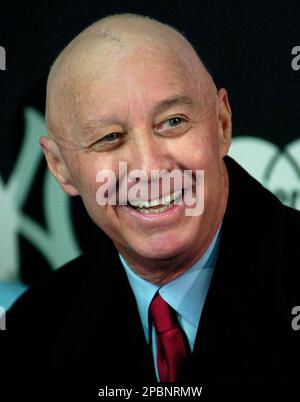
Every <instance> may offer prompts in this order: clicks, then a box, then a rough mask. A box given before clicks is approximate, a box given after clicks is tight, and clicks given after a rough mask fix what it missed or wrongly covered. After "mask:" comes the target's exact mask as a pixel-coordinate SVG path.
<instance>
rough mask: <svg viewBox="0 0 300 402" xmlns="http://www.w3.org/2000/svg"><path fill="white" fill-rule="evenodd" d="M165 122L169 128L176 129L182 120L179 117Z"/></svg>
mask: <svg viewBox="0 0 300 402" xmlns="http://www.w3.org/2000/svg"><path fill="white" fill-rule="evenodd" d="M167 122H168V123H169V124H170V126H171V127H176V126H178V125H179V124H180V123H181V122H182V119H181V118H180V117H172V118H171V119H169V120H167Z"/></svg>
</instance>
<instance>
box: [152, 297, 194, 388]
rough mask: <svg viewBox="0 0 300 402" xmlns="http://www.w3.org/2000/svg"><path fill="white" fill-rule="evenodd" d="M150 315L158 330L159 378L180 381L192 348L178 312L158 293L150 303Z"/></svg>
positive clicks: (163, 380) (166, 380) (164, 380)
mask: <svg viewBox="0 0 300 402" xmlns="http://www.w3.org/2000/svg"><path fill="white" fill-rule="evenodd" d="M150 315H151V318H152V321H153V325H154V327H155V331H156V348H157V368H158V374H159V379H160V381H162V382H174V381H180V379H181V378H182V374H183V372H184V369H185V366H186V363H187V361H188V358H189V356H190V348H189V345H188V342H187V340H186V338H185V334H184V333H183V331H182V330H181V328H180V326H179V323H178V320H177V317H176V312H175V310H173V309H172V308H171V307H170V306H169V305H168V304H167V303H166V302H165V301H164V299H163V298H162V297H161V296H160V294H159V293H157V294H156V296H155V297H154V298H153V300H152V302H151V305H150Z"/></svg>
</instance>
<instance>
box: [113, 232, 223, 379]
mask: <svg viewBox="0 0 300 402" xmlns="http://www.w3.org/2000/svg"><path fill="white" fill-rule="evenodd" d="M220 229H221V226H220V227H219V229H218V231H217V233H216V235H215V237H214V239H213V241H212V242H211V244H210V246H209V247H208V249H207V250H206V252H205V253H204V254H203V256H202V257H201V258H200V259H199V260H198V261H197V262H196V263H195V264H194V265H193V266H192V267H191V268H190V269H188V270H187V271H186V272H184V273H183V274H181V275H179V276H178V277H177V278H175V279H174V280H172V281H171V282H169V283H167V284H165V285H162V286H159V285H155V284H153V283H151V282H148V281H146V280H145V279H143V278H141V277H140V276H139V275H137V274H136V273H135V272H134V271H133V269H131V268H130V267H129V266H128V264H127V262H126V261H125V259H124V258H123V256H122V255H121V254H119V257H120V259H121V262H122V264H123V266H124V268H125V271H126V274H127V277H128V280H129V283H130V286H131V288H132V290H133V293H134V296H135V299H136V302H137V307H138V311H139V314H140V317H141V321H142V325H143V329H144V333H145V337H146V341H147V343H150V342H151V345H152V352H153V359H154V366H155V371H156V376H157V379H158V380H159V376H158V370H157V363H156V334H155V328H154V326H153V325H152V328H149V320H148V317H149V314H148V311H149V306H150V303H151V301H152V299H153V297H154V295H155V293H156V292H157V291H158V292H159V294H160V295H161V297H162V298H163V299H164V300H165V301H166V302H167V303H168V304H169V305H170V306H171V307H172V308H173V309H174V310H175V311H176V313H177V318H178V321H179V324H180V326H181V328H182V329H183V331H184V332H185V334H186V336H187V339H188V342H189V345H190V348H191V351H193V348H194V343H195V338H196V334H197V328H198V325H199V321H200V317H201V313H202V309H203V306H204V302H205V298H206V295H207V292H208V289H209V285H210V282H211V278H212V274H213V271H214V267H215V264H216V260H217V256H218V250H219V243H220Z"/></svg>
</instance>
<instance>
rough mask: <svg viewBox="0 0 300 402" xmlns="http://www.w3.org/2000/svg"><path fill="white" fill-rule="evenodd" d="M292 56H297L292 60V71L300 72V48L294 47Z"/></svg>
mask: <svg viewBox="0 0 300 402" xmlns="http://www.w3.org/2000/svg"><path fill="white" fill-rule="evenodd" d="M292 55H293V56H295V57H294V58H293V59H292V63H291V64H292V69H293V70H294V71H298V70H300V46H294V47H293V49H292Z"/></svg>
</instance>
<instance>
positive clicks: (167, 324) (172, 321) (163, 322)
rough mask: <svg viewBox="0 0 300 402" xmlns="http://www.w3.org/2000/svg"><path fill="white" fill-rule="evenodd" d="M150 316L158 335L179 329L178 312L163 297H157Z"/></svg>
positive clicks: (153, 302)
mask: <svg viewBox="0 0 300 402" xmlns="http://www.w3.org/2000/svg"><path fill="white" fill-rule="evenodd" d="M150 315H151V318H152V321H153V325H154V327H155V330H156V333H157V334H162V333H165V332H167V331H170V330H171V329H175V328H177V327H178V322H177V317H176V312H175V310H174V309H172V307H171V306H169V304H168V303H167V302H165V301H164V299H163V298H162V297H161V295H160V294H159V293H157V294H156V295H155V297H154V298H153V300H152V302H151V305H150Z"/></svg>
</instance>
